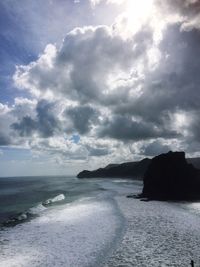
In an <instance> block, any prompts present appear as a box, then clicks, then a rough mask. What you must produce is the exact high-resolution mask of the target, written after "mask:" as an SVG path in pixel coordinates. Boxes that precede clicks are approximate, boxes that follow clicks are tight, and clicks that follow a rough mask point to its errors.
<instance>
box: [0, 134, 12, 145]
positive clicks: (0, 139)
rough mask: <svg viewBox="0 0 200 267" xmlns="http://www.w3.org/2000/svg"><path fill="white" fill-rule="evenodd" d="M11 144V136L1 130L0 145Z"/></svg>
mask: <svg viewBox="0 0 200 267" xmlns="http://www.w3.org/2000/svg"><path fill="white" fill-rule="evenodd" d="M10 144H11V140H10V138H9V137H8V136H5V135H4V134H2V133H1V132H0V146H8V145H10Z"/></svg>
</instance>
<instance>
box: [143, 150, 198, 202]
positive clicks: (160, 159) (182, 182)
mask: <svg viewBox="0 0 200 267" xmlns="http://www.w3.org/2000/svg"><path fill="white" fill-rule="evenodd" d="M143 181H144V186H143V191H142V194H141V195H140V197H142V198H149V199H159V200H170V199H171V200H188V199H200V170H198V169H196V168H195V167H193V165H192V164H189V163H187V161H186V159H185V153H184V152H171V151H170V152H168V153H166V154H161V155H159V156H157V157H155V158H153V159H152V161H151V163H150V164H149V167H148V169H147V170H146V172H145V174H144V179H143Z"/></svg>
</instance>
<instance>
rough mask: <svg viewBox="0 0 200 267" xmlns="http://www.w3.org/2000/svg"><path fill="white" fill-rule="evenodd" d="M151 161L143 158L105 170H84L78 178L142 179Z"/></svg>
mask: <svg viewBox="0 0 200 267" xmlns="http://www.w3.org/2000/svg"><path fill="white" fill-rule="evenodd" d="M150 162H151V160H150V159H148V158H145V159H143V160H141V161H138V162H137V161H136V162H126V163H122V164H109V165H108V166H106V167H105V168H99V169H97V170H94V171H88V170H84V171H82V172H80V173H79V174H78V175H77V177H78V178H97V177H101V178H105V177H108V178H113V177H116V178H117V177H119V178H123V177H125V178H134V179H142V177H143V175H144V173H145V171H146V169H147V167H148V166H149V164H150Z"/></svg>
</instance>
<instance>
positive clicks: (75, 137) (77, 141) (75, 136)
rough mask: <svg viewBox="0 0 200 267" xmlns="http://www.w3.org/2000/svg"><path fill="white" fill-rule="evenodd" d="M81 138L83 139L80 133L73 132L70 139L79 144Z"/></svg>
mask: <svg viewBox="0 0 200 267" xmlns="http://www.w3.org/2000/svg"><path fill="white" fill-rule="evenodd" d="M80 139H81V138H80V135H78V134H73V135H72V137H71V139H70V140H72V142H73V143H75V144H78V143H79V141H80Z"/></svg>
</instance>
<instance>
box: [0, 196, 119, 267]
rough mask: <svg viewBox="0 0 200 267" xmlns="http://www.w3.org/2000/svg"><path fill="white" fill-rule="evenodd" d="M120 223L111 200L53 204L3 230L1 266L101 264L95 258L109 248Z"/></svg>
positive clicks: (33, 266) (69, 266)
mask: <svg viewBox="0 0 200 267" xmlns="http://www.w3.org/2000/svg"><path fill="white" fill-rule="evenodd" d="M120 225H121V224H120V221H119V217H118V216H117V215H116V213H115V209H114V208H113V204H112V203H111V202H107V201H103V200H102V201H101V202H98V201H93V202H91V201H85V202H76V203H75V204H67V205H63V206H58V207H50V208H48V209H47V210H46V211H44V212H42V213H41V216H40V217H37V218H35V219H33V220H32V221H29V222H27V223H24V224H20V225H17V226H15V227H13V228H9V229H7V230H4V231H3V232H2V233H1V240H0V243H3V245H1V250H0V258H1V262H0V266H1V267H14V266H15V267H16V266H20V267H28V266H32V267H36V266H37V267H38V266H48V267H51V266H53V267H55V266H56V267H57V266H65V267H79V266H80V267H84V266H100V265H99V263H98V264H97V263H96V261H97V259H98V260H99V261H100V259H101V260H102V259H103V256H102V255H104V254H105V253H106V251H109V247H110V246H111V243H112V241H113V240H114V238H115V236H116V231H118V229H119V227H120ZM5 239H6V240H7V241H6V242H5V241H4V240H5Z"/></svg>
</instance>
